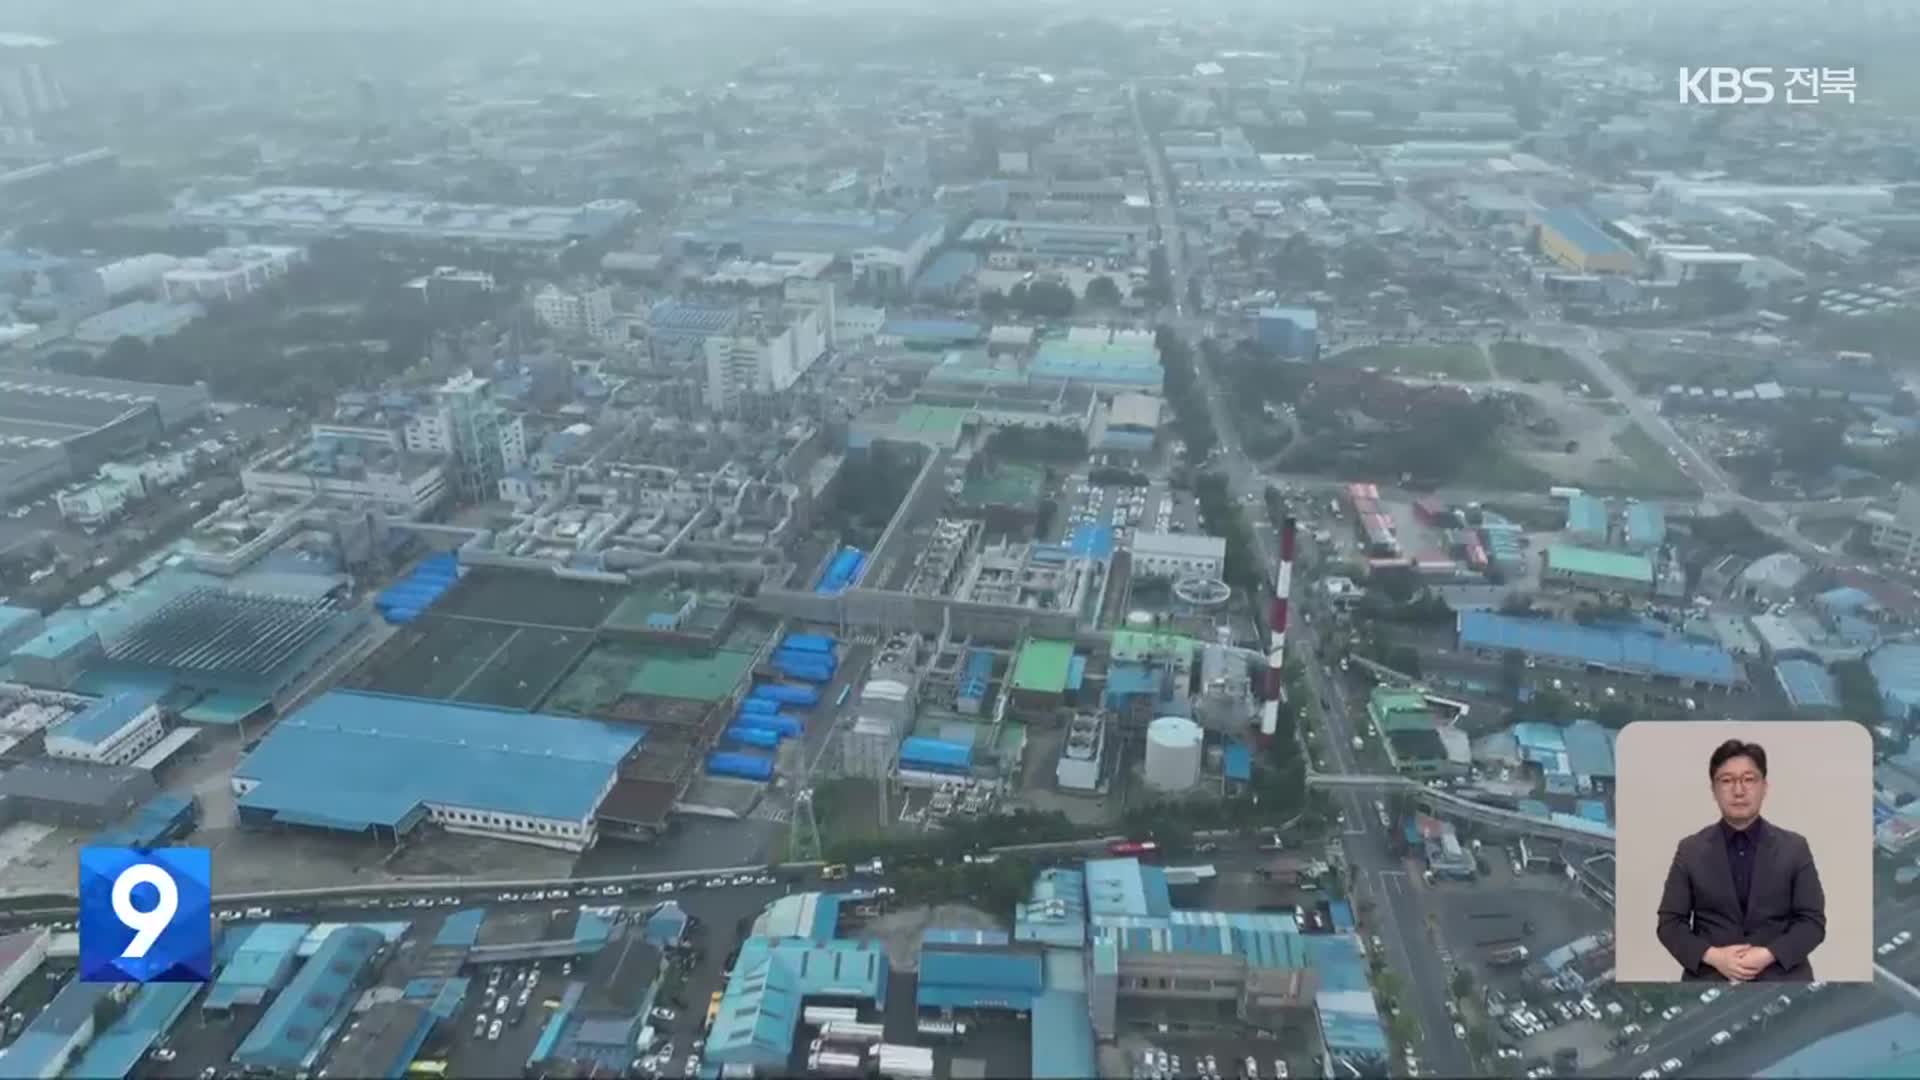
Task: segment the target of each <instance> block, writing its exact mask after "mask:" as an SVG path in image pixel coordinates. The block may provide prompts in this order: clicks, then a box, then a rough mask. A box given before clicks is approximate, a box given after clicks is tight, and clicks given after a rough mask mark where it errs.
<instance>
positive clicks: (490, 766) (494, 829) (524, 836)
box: [233, 690, 644, 850]
mask: <svg viewBox="0 0 1920 1080" xmlns="http://www.w3.org/2000/svg"><path fill="white" fill-rule="evenodd" d="M643 737H644V730H643V729H640V728H633V727H625V726H616V725H613V724H607V723H602V722H600V721H596V720H585V719H581V718H578V717H571V716H547V715H539V714H529V713H522V712H513V711H510V710H506V709H493V708H483V707H479V706H472V705H455V704H450V703H447V702H440V701H426V700H421V699H416V698H403V697H394V696H389V695H385V694H371V693H362V692H357V691H340V690H336V691H332V692H330V693H327V694H323V695H321V696H320V697H319V698H317V699H315V700H314V701H313V702H312V703H311V704H309V705H307V706H305V707H304V708H302V709H300V710H299V711H298V712H296V713H294V714H293V715H291V716H288V717H286V718H284V719H282V720H281V721H280V722H279V723H278V724H276V725H275V726H274V727H273V729H272V730H271V731H270V732H268V734H267V736H266V738H265V739H263V740H262V741H261V743H260V745H259V746H258V747H257V748H256V749H255V750H254V751H253V753H251V754H249V755H247V757H246V758H245V759H244V760H242V761H241V762H240V763H239V764H238V765H237V766H235V768H234V772H233V778H234V783H235V784H236V786H237V787H238V789H239V790H241V791H242V792H243V793H242V794H241V796H240V798H239V800H238V803H239V809H240V817H241V820H242V822H243V823H251V824H280V825H296V826H306V827H310V828H320V829H330V830H338V831H342V832H351V833H373V834H376V835H381V836H389V837H391V836H398V835H402V834H405V833H406V832H408V831H409V830H411V829H412V828H413V827H414V826H416V825H418V824H420V823H421V822H423V821H427V820H434V821H438V822H441V823H442V824H444V825H445V826H446V827H447V828H450V829H456V830H466V831H472V832H479V833H484V834H486V835H490V836H497V837H501V838H505V839H520V840H529V841H534V842H538V843H542V844H546V845H548V846H553V847H561V848H569V849H575V850H578V849H582V848H585V847H587V846H590V845H591V844H592V843H593V840H594V835H595V830H594V823H593V815H594V812H595V811H596V810H597V809H598V808H599V805H600V802H601V800H602V799H604V798H605V797H606V794H607V792H608V791H610V790H611V789H612V787H613V783H614V781H615V779H616V778H617V775H618V771H619V766H620V763H621V761H623V760H624V759H625V758H626V757H627V755H629V754H631V753H632V752H633V751H634V750H635V749H637V748H638V747H639V745H640V743H641V741H642V739H643Z"/></svg>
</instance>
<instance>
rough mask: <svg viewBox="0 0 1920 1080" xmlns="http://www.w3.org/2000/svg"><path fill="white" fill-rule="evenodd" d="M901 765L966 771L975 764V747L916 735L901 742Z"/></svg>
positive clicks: (944, 770) (946, 770) (914, 767)
mask: <svg viewBox="0 0 1920 1080" xmlns="http://www.w3.org/2000/svg"><path fill="white" fill-rule="evenodd" d="M900 765H901V767H902V768H907V769H926V770H931V771H934V772H965V771H966V770H967V769H969V768H971V767H972V765H973V747H972V745H971V744H968V743H956V742H946V741H945V740H942V739H929V738H924V737H919V736H916V737H914V738H910V739H906V740H903V741H902V742H901V743H900Z"/></svg>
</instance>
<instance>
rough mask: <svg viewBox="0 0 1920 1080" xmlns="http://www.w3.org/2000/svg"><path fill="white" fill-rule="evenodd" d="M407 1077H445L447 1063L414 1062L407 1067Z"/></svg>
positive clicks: (435, 1061) (432, 1061)
mask: <svg viewBox="0 0 1920 1080" xmlns="http://www.w3.org/2000/svg"><path fill="white" fill-rule="evenodd" d="M407 1075H408V1076H445V1075H447V1063H446V1062H444V1061H440V1060H437V1059H436V1060H429V1061H416V1062H414V1063H413V1064H411V1065H409V1066H407Z"/></svg>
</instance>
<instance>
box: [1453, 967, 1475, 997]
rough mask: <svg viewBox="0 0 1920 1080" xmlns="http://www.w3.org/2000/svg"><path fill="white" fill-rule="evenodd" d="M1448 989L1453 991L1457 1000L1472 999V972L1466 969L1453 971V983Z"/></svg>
mask: <svg viewBox="0 0 1920 1080" xmlns="http://www.w3.org/2000/svg"><path fill="white" fill-rule="evenodd" d="M1448 989H1450V990H1452V991H1453V996H1454V997H1456V998H1462V999H1465V998H1470V997H1472V996H1473V972H1472V970H1470V969H1468V968H1464V967H1462V968H1455V969H1454V970H1453V981H1452V983H1451V984H1450V985H1449V987H1448Z"/></svg>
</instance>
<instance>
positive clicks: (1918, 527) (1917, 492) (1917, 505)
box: [1860, 487, 1920, 569]
mask: <svg viewBox="0 0 1920 1080" xmlns="http://www.w3.org/2000/svg"><path fill="white" fill-rule="evenodd" d="M1860 523H1861V524H1863V525H1865V526H1866V527H1867V529H1868V533H1867V540H1868V542H1869V543H1871V544H1872V545H1873V549H1874V550H1875V551H1877V552H1879V553H1880V555H1881V556H1882V557H1883V558H1886V559H1888V560H1889V561H1891V562H1894V563H1897V564H1898V565H1900V566H1902V567H1905V568H1908V569H1911V568H1912V567H1914V566H1920V488H1911V487H1909V488H1903V489H1901V492H1900V501H1899V502H1897V503H1895V504H1894V508H1893V511H1892V512H1891V513H1889V512H1887V511H1885V510H1868V511H1867V512H1866V513H1864V514H1861V515H1860Z"/></svg>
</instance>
